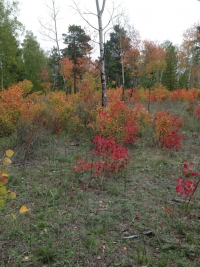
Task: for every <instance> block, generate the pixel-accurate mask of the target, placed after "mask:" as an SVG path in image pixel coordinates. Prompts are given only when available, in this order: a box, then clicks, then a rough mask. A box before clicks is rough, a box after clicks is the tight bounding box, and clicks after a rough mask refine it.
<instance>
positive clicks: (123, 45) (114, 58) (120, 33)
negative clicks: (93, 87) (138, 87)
mask: <svg viewBox="0 0 200 267" xmlns="http://www.w3.org/2000/svg"><path fill="white" fill-rule="evenodd" d="M113 30H114V31H113V32H111V33H110V40H108V41H107V42H106V43H105V65H106V76H107V79H108V81H107V83H108V85H109V86H110V87H111V86H112V83H113V82H115V83H116V85H117V86H120V85H121V84H122V63H121V59H122V58H123V57H124V53H125V51H127V50H129V49H130V48H131V44H130V42H131V40H130V38H128V37H127V34H126V30H125V29H124V28H123V27H120V25H115V26H114V28H113ZM130 77H131V76H130V71H129V70H128V69H126V68H125V82H126V85H128V82H129V81H130Z"/></svg>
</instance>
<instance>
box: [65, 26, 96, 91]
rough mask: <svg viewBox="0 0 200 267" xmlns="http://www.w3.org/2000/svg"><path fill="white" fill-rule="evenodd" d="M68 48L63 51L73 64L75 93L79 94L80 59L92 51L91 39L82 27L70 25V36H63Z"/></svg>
mask: <svg viewBox="0 0 200 267" xmlns="http://www.w3.org/2000/svg"><path fill="white" fill-rule="evenodd" d="M63 37H64V44H66V45H67V47H66V48H64V49H63V50H62V52H63V55H64V56H67V57H68V58H69V59H71V60H72V62H73V65H74V66H73V75H74V93H76V92H77V88H76V79H77V75H78V74H79V65H78V59H79V58H83V57H85V56H86V55H87V54H88V53H89V52H90V51H91V49H92V47H91V46H90V44H89V41H90V37H89V36H88V35H87V34H86V33H85V31H84V30H83V29H82V28H81V26H77V25H70V26H69V28H68V34H63Z"/></svg>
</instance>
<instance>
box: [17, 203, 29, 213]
mask: <svg viewBox="0 0 200 267" xmlns="http://www.w3.org/2000/svg"><path fill="white" fill-rule="evenodd" d="M27 211H29V209H28V208H27V207H26V206H25V205H22V206H21V208H20V209H19V212H20V213H21V214H22V213H25V212H27Z"/></svg>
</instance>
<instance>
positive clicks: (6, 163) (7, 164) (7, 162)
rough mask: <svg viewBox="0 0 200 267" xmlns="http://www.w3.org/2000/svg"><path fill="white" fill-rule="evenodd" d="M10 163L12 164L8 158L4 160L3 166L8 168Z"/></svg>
mask: <svg viewBox="0 0 200 267" xmlns="http://www.w3.org/2000/svg"><path fill="white" fill-rule="evenodd" d="M11 163H12V161H11V160H10V159H9V158H5V159H4V160H3V165H4V166H6V167H7V166H9V165H10V164H11Z"/></svg>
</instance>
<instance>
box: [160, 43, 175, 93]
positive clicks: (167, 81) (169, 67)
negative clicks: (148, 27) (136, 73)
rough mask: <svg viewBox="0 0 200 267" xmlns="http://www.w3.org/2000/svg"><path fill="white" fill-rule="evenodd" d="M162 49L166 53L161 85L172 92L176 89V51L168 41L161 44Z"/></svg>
mask: <svg viewBox="0 0 200 267" xmlns="http://www.w3.org/2000/svg"><path fill="white" fill-rule="evenodd" d="M163 49H164V50H165V51H166V67H165V70H164V73H163V77H162V84H163V85H164V86H166V87H167V89H169V90H170V91H172V90H175V89H177V87H178V56H177V49H176V47H175V46H174V45H173V44H172V43H171V42H170V41H166V42H165V43H164V44H163Z"/></svg>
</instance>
